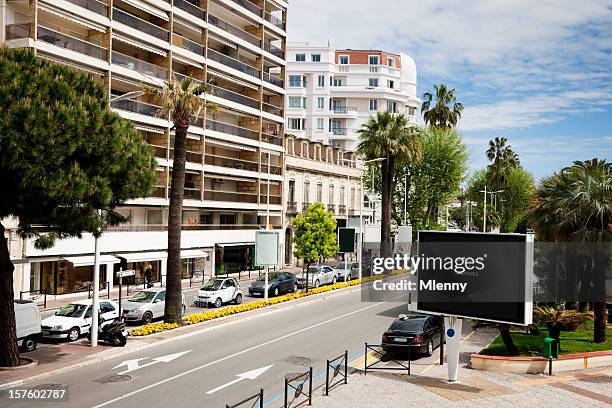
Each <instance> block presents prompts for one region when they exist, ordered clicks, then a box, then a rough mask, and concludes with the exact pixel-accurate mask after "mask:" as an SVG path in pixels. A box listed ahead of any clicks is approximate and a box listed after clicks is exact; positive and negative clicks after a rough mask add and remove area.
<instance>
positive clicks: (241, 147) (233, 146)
mask: <svg viewBox="0 0 612 408" xmlns="http://www.w3.org/2000/svg"><path fill="white" fill-rule="evenodd" d="M206 143H210V144H214V145H217V146H221V147H227V148H228V149H234V150H244V151H246V152H256V151H257V149H255V148H254V147H249V146H244V145H239V144H235V143H226V142H221V141H218V140H215V139H209V138H206Z"/></svg>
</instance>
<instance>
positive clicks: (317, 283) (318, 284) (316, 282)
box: [315, 279, 321, 288]
mask: <svg viewBox="0 0 612 408" xmlns="http://www.w3.org/2000/svg"><path fill="white" fill-rule="evenodd" d="M319 286H321V282H319V280H318V279H317V280H316V281H315V288H318V287H319Z"/></svg>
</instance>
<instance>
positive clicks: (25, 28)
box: [6, 23, 30, 41]
mask: <svg viewBox="0 0 612 408" xmlns="http://www.w3.org/2000/svg"><path fill="white" fill-rule="evenodd" d="M29 37H30V24H29V23H21V24H9V25H7V26H6V40H7V41H8V40H17V39H20V38H29Z"/></svg>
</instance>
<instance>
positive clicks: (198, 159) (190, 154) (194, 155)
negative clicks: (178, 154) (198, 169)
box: [169, 149, 202, 164]
mask: <svg viewBox="0 0 612 408" xmlns="http://www.w3.org/2000/svg"><path fill="white" fill-rule="evenodd" d="M169 157H170V159H171V160H173V159H174V149H170V155H169ZM185 160H186V161H188V162H191V163H198V164H201V163H202V153H198V152H194V151H189V150H187V151H186V152H185Z"/></svg>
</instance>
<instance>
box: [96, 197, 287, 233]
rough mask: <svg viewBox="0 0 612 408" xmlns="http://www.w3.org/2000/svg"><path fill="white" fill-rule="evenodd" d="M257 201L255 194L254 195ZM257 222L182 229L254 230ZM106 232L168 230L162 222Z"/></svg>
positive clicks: (205, 225) (110, 226)
mask: <svg viewBox="0 0 612 408" xmlns="http://www.w3.org/2000/svg"><path fill="white" fill-rule="evenodd" d="M255 198H256V200H255V202H257V196H256V197H255ZM259 227H260V226H259V225H257V224H183V225H182V229H183V230H207V231H211V230H249V229H250V230H256V229H259ZM272 227H273V228H274V229H281V228H282V226H280V225H273V226H272ZM104 231H106V232H147V231H168V226H167V225H162V224H132V225H129V224H128V225H116V226H112V225H108V226H105V227H104Z"/></svg>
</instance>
